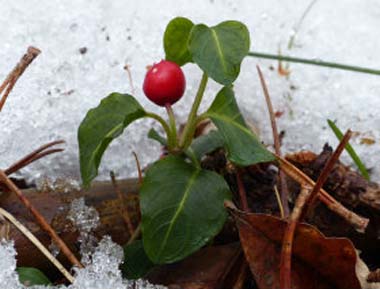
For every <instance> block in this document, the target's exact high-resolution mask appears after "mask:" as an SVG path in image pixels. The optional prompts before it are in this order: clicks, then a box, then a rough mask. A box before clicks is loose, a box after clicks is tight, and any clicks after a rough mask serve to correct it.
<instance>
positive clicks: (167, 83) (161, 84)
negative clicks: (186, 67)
mask: <svg viewBox="0 0 380 289" xmlns="http://www.w3.org/2000/svg"><path fill="white" fill-rule="evenodd" d="M185 87H186V80H185V75H184V74H183V72H182V69H181V67H179V66H178V65H177V64H176V63H174V62H171V61H167V60H161V62H159V63H157V64H154V65H153V66H152V67H151V68H150V69H149V70H148V72H147V73H146V75H145V80H144V85H143V90H144V93H145V95H146V96H147V97H148V98H149V99H150V100H151V101H152V102H154V103H155V104H157V105H160V106H165V105H166V104H174V103H176V102H177V101H178V100H179V99H180V98H181V97H182V95H183V93H184V92H185Z"/></svg>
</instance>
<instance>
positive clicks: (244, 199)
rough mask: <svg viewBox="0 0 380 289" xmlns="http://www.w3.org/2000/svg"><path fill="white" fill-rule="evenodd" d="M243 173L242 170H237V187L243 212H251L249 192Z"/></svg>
mask: <svg viewBox="0 0 380 289" xmlns="http://www.w3.org/2000/svg"><path fill="white" fill-rule="evenodd" d="M242 175H243V174H242V171H241V169H240V168H238V169H237V172H236V178H237V185H238V191H239V196H240V205H241V208H242V210H243V211H245V212H249V211H250V209H249V206H248V201H247V192H246V190H245V187H244V182H243V178H242Z"/></svg>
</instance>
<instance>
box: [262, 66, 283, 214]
mask: <svg viewBox="0 0 380 289" xmlns="http://www.w3.org/2000/svg"><path fill="white" fill-rule="evenodd" d="M256 68H257V72H258V73H259V77H260V82H261V86H262V88H263V92H264V96H265V100H266V103H267V107H268V112H269V117H270V123H271V126H272V134H273V142H274V149H275V152H276V154H277V155H279V156H281V143H280V137H279V134H278V130H277V124H276V117H275V115H274V111H273V105H272V101H271V99H270V95H269V91H268V86H267V85H266V83H265V79H264V76H263V73H262V72H261V69H260V67H259V66H258V65H257V66H256ZM279 179H280V186H281V193H280V196H281V203H282V207H283V209H284V216H285V218H287V217H288V216H289V204H288V196H289V190H288V185H287V183H286V177H285V174H284V172H283V171H282V170H281V169H280V170H279Z"/></svg>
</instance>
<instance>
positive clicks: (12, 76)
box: [0, 46, 41, 111]
mask: <svg viewBox="0 0 380 289" xmlns="http://www.w3.org/2000/svg"><path fill="white" fill-rule="evenodd" d="M40 53H41V51H40V50H39V49H38V48H35V47H33V46H30V47H28V50H27V52H26V54H24V55H23V57H22V58H21V60H20V61H19V63H17V65H16V66H15V67H14V68H13V70H12V71H11V73H9V75H8V76H7V78H6V79H5V80H4V82H3V84H2V85H1V86H0V95H1V94H2V93H3V91H4V89H5V88H7V89H6V90H5V93H4V95H3V96H2V98H1V100H0V111H1V110H2V108H3V106H4V104H5V102H6V100H7V98H8V95H9V93H10V92H11V90H12V88H13V87H14V85H15V84H16V82H17V80H18V79H19V78H20V76H21V75H22V74H23V73H24V71H25V69H26V68H27V67H28V66H29V64H31V63H32V61H33V60H34V59H35V58H36V57H37V56H38V54H40Z"/></svg>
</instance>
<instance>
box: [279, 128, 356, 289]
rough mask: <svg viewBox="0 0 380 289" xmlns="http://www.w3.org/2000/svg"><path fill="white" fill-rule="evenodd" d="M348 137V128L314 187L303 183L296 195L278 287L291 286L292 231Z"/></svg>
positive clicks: (285, 236) (317, 191)
mask: <svg viewBox="0 0 380 289" xmlns="http://www.w3.org/2000/svg"><path fill="white" fill-rule="evenodd" d="M350 137H351V131H350V130H348V131H347V133H346V134H345V135H344V137H343V139H342V140H341V142H340V143H339V145H338V147H337V148H336V150H335V151H334V153H333V154H332V155H331V157H330V158H329V160H328V161H327V163H326V165H325V167H324V168H323V170H322V172H321V174H320V175H319V177H318V180H317V182H316V183H315V185H314V187H313V188H312V189H311V187H310V186H305V185H303V186H302V187H301V193H300V194H299V195H298V197H297V200H296V203H295V205H294V209H293V211H292V214H291V215H290V219H289V222H288V225H287V227H286V230H285V233H284V239H283V243H282V251H281V265H280V287H281V288H283V289H290V288H291V264H292V263H291V260H292V247H293V239H294V232H295V230H296V227H297V224H298V223H299V222H300V221H301V220H302V218H303V216H305V214H307V212H308V210H309V209H310V208H311V207H312V202H313V201H315V199H316V198H318V195H319V194H320V191H321V189H322V186H323V184H324V183H325V182H326V180H327V178H328V176H329V174H330V173H331V170H332V169H333V168H334V165H335V164H336V162H337V161H338V159H339V157H340V155H341V153H342V152H343V150H344V147H345V146H346V144H347V143H348V141H349V139H350Z"/></svg>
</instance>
